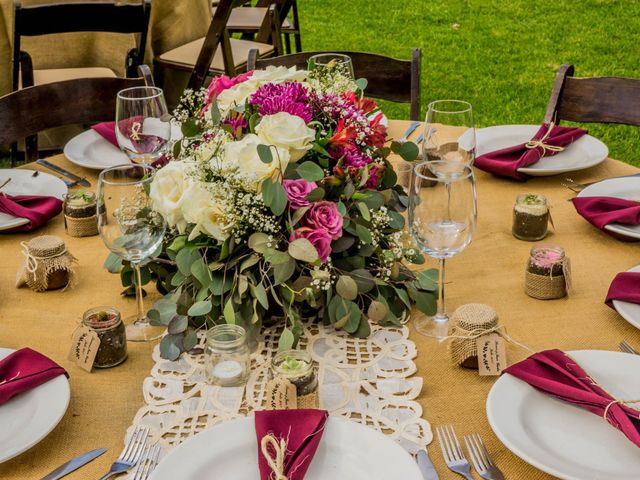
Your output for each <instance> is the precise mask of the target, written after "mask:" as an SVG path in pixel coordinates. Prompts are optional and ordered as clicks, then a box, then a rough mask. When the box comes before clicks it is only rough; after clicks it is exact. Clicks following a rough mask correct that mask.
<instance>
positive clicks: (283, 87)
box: [249, 82, 313, 123]
mask: <svg viewBox="0 0 640 480" xmlns="http://www.w3.org/2000/svg"><path fill="white" fill-rule="evenodd" d="M249 103H250V104H251V105H254V106H257V108H258V113H259V114H260V115H263V116H264V115H273V114H275V113H279V112H287V113H289V114H291V115H296V116H298V117H300V118H302V119H303V120H304V121H305V122H306V123H309V122H310V121H311V120H312V119H313V108H312V107H311V105H309V91H308V90H307V89H306V87H305V86H304V85H302V84H301V83H299V82H285V83H267V84H266V85H263V86H262V87H260V88H259V89H258V90H257V91H256V93H254V94H253V95H251V99H250V100H249Z"/></svg>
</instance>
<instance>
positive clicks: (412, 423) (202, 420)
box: [127, 323, 433, 454]
mask: <svg viewBox="0 0 640 480" xmlns="http://www.w3.org/2000/svg"><path fill="white" fill-rule="evenodd" d="M304 330H305V331H304V336H303V337H302V338H301V339H300V342H299V348H302V349H305V348H306V349H308V350H309V351H310V352H311V355H312V356H313V359H314V360H315V361H316V362H317V364H318V380H319V384H320V408H323V409H326V410H328V411H329V413H330V414H332V415H341V416H343V417H346V418H350V419H352V420H354V421H357V422H360V423H363V424H365V425H369V426H370V427H372V428H375V429H376V430H378V431H381V432H383V433H385V434H387V435H389V436H390V437H391V438H393V439H395V440H397V441H398V442H399V443H400V444H401V445H402V446H403V447H404V448H405V449H406V450H408V451H409V452H411V453H415V452H416V451H417V450H419V449H421V448H425V447H426V445H427V444H429V443H430V442H431V439H432V438H433V436H432V433H431V426H430V425H429V422H427V421H426V420H424V419H423V418H422V407H421V406H420V405H419V404H418V403H417V402H416V401H415V398H416V397H417V396H418V395H419V394H420V390H421V389H422V378H420V377H418V376H415V375H414V374H415V372H416V366H415V364H414V362H413V359H414V358H415V357H416V354H417V352H416V346H415V344H414V343H413V342H412V341H411V340H409V339H408V336H409V330H408V328H407V327H405V326H403V327H400V328H381V327H378V326H376V325H372V331H371V335H370V336H369V337H368V338H366V339H359V338H354V337H351V336H349V335H348V334H346V333H344V332H337V331H336V330H334V329H333V328H331V327H329V328H326V327H323V326H322V325H317V324H315V323H313V324H311V323H309V324H306V325H305V328H304ZM204 341H205V340H204V335H200V336H199V343H200V345H199V346H200V347H204ZM277 349H278V333H277V332H275V331H274V332H272V333H270V332H269V331H267V332H266V333H265V334H264V336H263V337H262V338H261V341H260V343H259V346H258V349H257V351H256V352H255V353H254V354H253V355H252V359H251V374H250V376H249V381H248V382H247V384H246V386H244V387H218V386H213V385H209V384H208V383H207V382H206V381H205V375H204V370H203V364H204V355H203V354H200V355H189V354H183V355H182V356H181V357H180V358H179V359H178V360H176V361H174V362H171V361H168V360H164V359H162V358H160V349H159V347H158V346H156V348H155V349H154V351H153V359H154V361H155V364H154V366H153V367H152V369H151V376H149V377H147V378H146V379H145V380H144V383H143V393H144V400H145V404H146V405H145V406H144V407H142V408H141V409H140V410H138V413H137V414H136V416H135V417H134V420H133V425H132V426H131V427H130V428H129V430H128V431H127V435H128V434H129V433H130V432H131V431H132V429H133V427H134V426H135V425H147V426H149V427H150V429H151V441H153V442H156V441H157V442H160V444H161V445H162V446H163V450H164V453H165V454H166V453H167V452H168V451H169V450H171V449H172V448H173V447H175V446H176V445H178V444H179V443H181V442H182V441H184V440H185V439H187V438H188V437H190V436H192V435H195V434H197V433H199V432H201V431H202V430H204V429H206V428H209V427H211V426H212V425H215V424H216V423H218V422H221V421H224V420H229V419H233V418H238V417H241V416H245V415H247V414H250V413H251V412H252V411H253V410H256V409H258V410H259V409H261V408H262V405H263V402H264V401H265V386H266V383H267V381H268V380H269V366H270V364H271V357H272V356H273V355H275V353H276V352H277Z"/></svg>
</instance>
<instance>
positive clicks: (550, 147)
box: [524, 122, 565, 157]
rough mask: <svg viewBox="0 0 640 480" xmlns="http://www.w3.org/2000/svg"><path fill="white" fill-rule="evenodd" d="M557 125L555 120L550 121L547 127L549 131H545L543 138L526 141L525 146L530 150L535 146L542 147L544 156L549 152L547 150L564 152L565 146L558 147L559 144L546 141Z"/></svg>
mask: <svg viewBox="0 0 640 480" xmlns="http://www.w3.org/2000/svg"><path fill="white" fill-rule="evenodd" d="M554 126H555V124H554V123H553V122H550V123H549V128H548V129H547V133H545V134H544V135H543V136H542V138H539V139H538V140H529V141H528V142H527V143H525V145H524V146H525V148H528V149H530V150H532V149H534V148H538V147H539V148H541V149H542V156H543V157H544V156H545V155H546V153H547V150H548V151H550V152H562V151H563V150H564V148H565V147H558V146H557V145H550V144H548V143H545V140H546V139H547V138H549V136H550V135H551V131H552V130H553V127H554Z"/></svg>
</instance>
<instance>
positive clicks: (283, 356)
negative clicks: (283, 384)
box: [271, 350, 318, 408]
mask: <svg viewBox="0 0 640 480" xmlns="http://www.w3.org/2000/svg"><path fill="white" fill-rule="evenodd" d="M271 371H272V372H273V375H274V376H275V377H283V378H286V379H287V380H289V381H290V382H291V383H292V384H293V385H294V386H295V387H296V395H297V397H298V403H299V404H298V408H301V407H300V398H301V397H306V396H308V395H315V394H317V391H318V377H317V376H316V371H315V367H314V365H313V359H312V358H311V355H310V354H309V353H308V352H306V351H304V350H284V351H282V352H278V353H277V354H276V355H275V356H274V357H273V358H272V359H271ZM316 406H317V405H316Z"/></svg>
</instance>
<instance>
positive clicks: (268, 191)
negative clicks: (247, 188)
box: [260, 178, 275, 207]
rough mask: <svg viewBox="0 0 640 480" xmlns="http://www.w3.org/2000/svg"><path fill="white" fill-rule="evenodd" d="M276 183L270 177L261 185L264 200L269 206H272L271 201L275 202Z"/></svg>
mask: <svg viewBox="0 0 640 480" xmlns="http://www.w3.org/2000/svg"><path fill="white" fill-rule="evenodd" d="M274 185H275V184H274V183H273V181H271V179H270V178H267V179H265V180H264V181H263V182H262V185H261V186H260V191H261V192H262V201H263V202H264V204H265V205H266V206H267V207H270V206H271V203H272V202H273V195H274V193H273V192H274V190H273V187H274Z"/></svg>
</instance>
